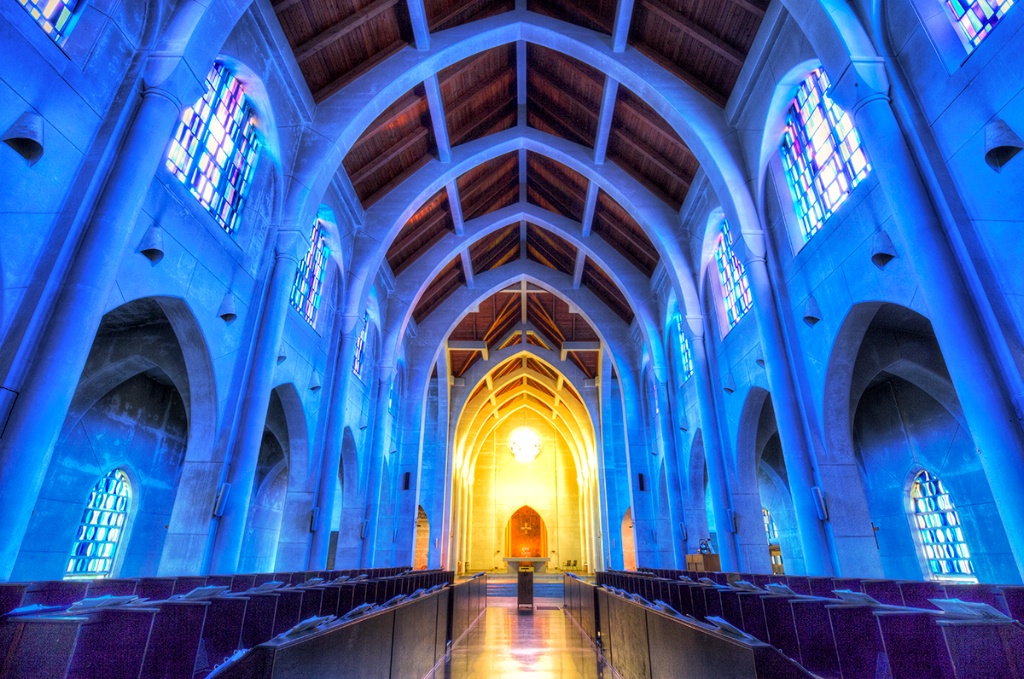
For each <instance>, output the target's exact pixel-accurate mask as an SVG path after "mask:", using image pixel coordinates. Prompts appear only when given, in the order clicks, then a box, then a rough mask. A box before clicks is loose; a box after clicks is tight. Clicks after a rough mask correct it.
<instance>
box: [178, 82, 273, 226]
mask: <svg viewBox="0 0 1024 679" xmlns="http://www.w3.org/2000/svg"><path fill="white" fill-rule="evenodd" d="M254 121H255V115H254V113H253V110H252V106H251V105H250V103H249V99H248V97H246V95H245V90H244V88H243V87H242V83H240V82H239V81H238V79H237V78H235V76H234V74H233V73H231V71H230V70H228V69H227V68H226V67H225V66H223V65H221V64H214V66H213V70H211V71H210V74H209V75H207V76H206V94H204V95H203V96H202V98H201V99H200V100H199V101H197V102H196V103H195V105H193V106H190V107H188V108H186V109H185V112H184V113H183V114H182V116H181V123H180V124H179V125H178V129H177V131H175V133H174V137H173V138H172V139H171V145H170V148H169V149H168V150H167V169H168V170H170V171H171V173H172V174H173V175H174V176H175V177H177V178H178V180H179V181H180V182H181V183H182V184H184V185H185V186H187V187H188V188H189V191H191V192H192V195H193V196H195V197H196V200H198V201H199V202H200V204H201V205H202V206H203V207H205V208H206V209H207V210H208V211H209V213H210V214H211V215H213V217H214V219H216V220H217V223H218V224H220V225H221V228H223V229H224V230H225V231H227V232H228V233H234V232H235V229H236V228H237V226H238V217H239V215H240V214H241V212H242V205H243V203H244V202H245V196H246V194H248V192H249V186H250V184H251V182H252V175H253V168H254V167H255V166H256V155H257V153H259V148H260V141H259V136H258V135H257V132H256V127H255V125H254Z"/></svg>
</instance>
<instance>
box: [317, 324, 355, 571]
mask: <svg viewBox="0 0 1024 679" xmlns="http://www.w3.org/2000/svg"><path fill="white" fill-rule="evenodd" d="M338 320H339V321H340V323H339V325H340V326H341V328H340V330H341V341H340V342H338V355H337V357H336V360H335V364H334V375H333V377H332V378H331V400H330V405H329V406H328V407H329V410H328V413H327V432H326V434H325V435H324V452H323V456H322V460H321V464H320V483H319V486H318V490H317V507H319V508H320V523H319V525H318V526H317V528H316V530H315V531H313V539H312V544H311V545H310V549H309V567H310V568H311V569H313V570H319V569H322V568H326V567H327V559H328V556H329V554H328V550H329V549H330V544H331V521H332V519H333V517H334V505H335V503H337V502H341V498H339V497H337V496H336V493H335V488H336V486H335V481H336V480H337V478H338V474H339V473H340V470H341V447H342V442H343V439H344V434H345V403H346V400H347V395H348V385H349V382H350V381H351V376H352V360H353V356H354V354H355V344H356V336H357V335H358V334H359V333H358V332H357V330H356V328H357V321H358V320H359V319H358V318H357V317H355V316H339V319H338ZM345 490H346V489H345V488H342V492H345ZM354 490H355V489H354V488H349V489H348V492H353V491H354ZM340 537H341V536H339V542H340Z"/></svg>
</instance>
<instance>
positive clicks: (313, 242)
mask: <svg viewBox="0 0 1024 679" xmlns="http://www.w3.org/2000/svg"><path fill="white" fill-rule="evenodd" d="M330 254H331V249H330V248H329V247H327V241H326V240H325V238H324V233H323V222H322V221H321V220H320V219H319V218H318V219H317V220H316V221H315V222H314V223H313V235H312V236H310V241H309V250H308V251H307V252H306V257H305V259H303V260H302V261H301V262H299V267H298V270H297V271H296V272H295V283H294V284H293V285H292V306H293V307H295V308H296V309H297V310H298V312H299V313H300V314H302V317H303V318H305V319H306V322H307V323H309V324H310V325H312V326H313V327H316V315H317V312H318V311H319V310H320V296H321V294H322V293H323V285H324V274H325V273H326V271H327V258H328V257H329V256H330Z"/></svg>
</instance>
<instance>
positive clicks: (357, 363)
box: [352, 311, 370, 377]
mask: <svg viewBox="0 0 1024 679" xmlns="http://www.w3.org/2000/svg"><path fill="white" fill-rule="evenodd" d="M369 334H370V312H369V311H367V312H366V315H364V316H363V327H362V329H361V330H360V331H359V335H357V336H356V355H355V357H353V359H352V374H353V375H355V376H356V377H359V376H361V375H362V374H363V359H364V358H366V338H367V336H368V335H369Z"/></svg>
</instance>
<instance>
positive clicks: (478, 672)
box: [427, 598, 613, 679]
mask: <svg viewBox="0 0 1024 679" xmlns="http://www.w3.org/2000/svg"><path fill="white" fill-rule="evenodd" d="M538 603H539V607H538V608H537V609H536V610H534V612H533V613H528V612H525V611H524V612H523V613H519V612H517V610H516V608H515V601H514V600H513V599H507V600H502V599H495V598H490V599H489V600H488V608H487V610H485V611H484V615H483V616H482V617H481V618H480V620H479V621H478V622H477V624H476V625H475V626H474V627H473V629H472V630H470V632H469V634H468V635H466V637H465V638H464V639H463V640H462V642H461V643H459V644H458V645H457V646H456V647H455V649H454V650H453V651H452V657H451V659H450V660H449V661H447V662H446V663H445V665H444V667H443V668H438V670H437V671H436V672H435V673H434V674H431V675H429V676H428V677H427V679H470V678H474V679H478V678H481V677H487V678H494V679H497V678H499V677H529V678H531V679H611V678H612V676H613V675H612V672H611V670H610V669H608V668H607V666H606V665H604V663H600V662H599V659H598V655H597V652H596V651H595V650H594V648H593V647H592V646H591V645H590V642H589V641H587V639H586V638H585V637H584V636H583V633H582V632H581V631H580V629H579V628H578V627H576V625H574V624H573V623H572V621H571V620H569V618H567V617H566V615H565V613H563V612H562V611H561V610H551V609H554V608H556V606H558V605H560V604H561V601H560V600H559V601H557V602H556V601H554V600H553V601H551V602H550V603H548V602H545V601H543V600H542V601H540V602H538Z"/></svg>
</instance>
